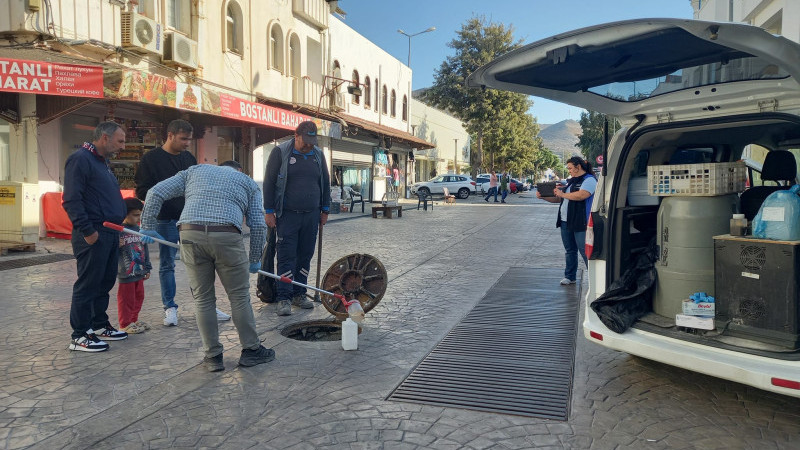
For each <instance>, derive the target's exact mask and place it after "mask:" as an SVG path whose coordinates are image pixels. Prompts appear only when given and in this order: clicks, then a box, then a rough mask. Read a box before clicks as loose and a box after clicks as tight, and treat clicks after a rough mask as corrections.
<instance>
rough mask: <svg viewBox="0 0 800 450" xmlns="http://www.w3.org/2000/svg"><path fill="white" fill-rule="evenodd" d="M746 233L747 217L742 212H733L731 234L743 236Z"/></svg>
mask: <svg viewBox="0 0 800 450" xmlns="http://www.w3.org/2000/svg"><path fill="white" fill-rule="evenodd" d="M745 234H747V219H746V218H745V217H744V214H734V215H733V218H732V219H731V236H744V235H745Z"/></svg>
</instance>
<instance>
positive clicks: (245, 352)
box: [141, 161, 275, 372]
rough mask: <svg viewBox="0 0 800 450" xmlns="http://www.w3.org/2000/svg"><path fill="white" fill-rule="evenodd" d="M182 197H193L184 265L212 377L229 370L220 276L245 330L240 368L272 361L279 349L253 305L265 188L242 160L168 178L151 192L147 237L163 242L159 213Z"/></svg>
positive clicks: (183, 229) (186, 217) (186, 218)
mask: <svg viewBox="0 0 800 450" xmlns="http://www.w3.org/2000/svg"><path fill="white" fill-rule="evenodd" d="M181 196H183V197H185V198H186V203H185V205H184V207H183V212H182V213H181V217H180V219H179V220H178V229H179V230H180V238H181V260H182V261H183V262H184V264H185V265H186V274H187V275H188V277H189V285H190V287H191V289H192V295H193V296H194V299H195V310H196V316H197V328H198V330H199V331H200V337H201V339H202V340H203V350H204V351H205V358H203V364H204V365H205V366H206V368H207V369H208V370H209V371H211V372H218V371H221V370H225V366H224V365H223V361H222V351H223V347H222V344H221V343H220V342H219V328H218V324H217V314H216V303H217V297H216V294H215V292H214V274H215V272H216V274H217V275H219V278H220V281H222V285H223V286H224V287H225V291H226V292H227V293H228V299H229V300H230V302H231V315H232V316H233V323H234V325H235V326H236V330H237V331H238V332H239V341H240V342H241V344H242V355H241V357H240V358H239V365H241V366H254V365H256V364H263V363H266V362H269V361H272V359H274V358H275V352H274V351H273V350H272V349H267V348H264V346H262V345H261V343H260V341H259V339H258V333H257V332H256V324H255V317H254V315H253V308H252V306H251V305H250V276H249V274H248V271H249V272H250V273H256V272H257V271H258V269H259V268H260V267H261V262H260V261H261V250H262V249H263V248H264V243H265V240H266V230H267V226H266V223H265V222H264V208H263V206H262V201H261V191H260V190H259V188H258V185H257V184H256V182H255V181H253V179H252V178H250V177H249V176H247V175H245V174H244V173H242V172H241V166H240V165H239V163H237V162H235V161H226V162H224V163H222V164H221V165H219V166H212V165H208V164H201V165H197V166H192V167H190V168H188V169H186V170H183V171H181V172H178V173H177V174H176V175H175V176H172V177H170V178H167V179H166V180H164V181H161V182H160V183H158V184H156V185H155V186H153V187H152V188H151V189H150V191H149V192H148V193H147V200H146V201H145V206H144V211H143V212H142V228H141V231H142V233H144V234H146V235H148V236H152V237H158V233H157V232H156V231H155V229H156V223H157V220H156V216H157V215H158V212H159V211H160V210H161V205H162V204H163V203H164V201H166V200H169V199H171V198H176V197H181ZM242 217H245V218H246V221H247V226H248V227H250V254H249V257H248V254H247V252H246V251H245V247H244V239H243V238H242V234H241V232H242Z"/></svg>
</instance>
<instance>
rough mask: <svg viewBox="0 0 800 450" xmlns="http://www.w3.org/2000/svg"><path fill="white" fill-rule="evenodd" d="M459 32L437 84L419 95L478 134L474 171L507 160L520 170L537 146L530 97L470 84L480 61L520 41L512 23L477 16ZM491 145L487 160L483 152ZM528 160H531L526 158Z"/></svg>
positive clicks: (504, 162)
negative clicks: (471, 87) (468, 79)
mask: <svg viewBox="0 0 800 450" xmlns="http://www.w3.org/2000/svg"><path fill="white" fill-rule="evenodd" d="M456 35H457V37H456V38H455V39H453V40H452V41H450V43H448V46H449V47H450V48H452V49H454V50H455V54H454V55H453V56H448V57H447V59H446V60H445V61H444V62H443V63H442V65H441V66H440V67H439V69H438V70H437V71H436V73H435V75H434V83H433V86H432V87H431V88H430V89H428V90H427V91H425V93H424V94H423V96H422V97H421V98H420V100H421V101H423V102H425V103H427V104H429V105H431V106H433V107H436V108H439V109H442V110H445V111H448V112H449V113H451V114H453V115H454V116H456V117H458V118H459V119H460V120H461V121H463V122H464V123H465V124H466V128H467V131H468V132H469V133H470V134H472V135H473V136H475V143H476V146H477V151H474V152H472V153H471V156H470V167H471V168H472V170H473V175H475V174H476V173H477V170H478V169H479V168H481V167H483V168H488V167H489V166H497V168H498V169H500V168H502V166H503V165H506V166H507V167H508V168H511V167H515V168H517V169H515V170H521V169H522V168H524V167H526V165H528V166H530V165H532V162H531V161H530V160H531V159H532V158H533V153H534V152H535V151H537V149H538V148H540V147H541V143H539V146H538V147H537V141H536V140H535V138H534V136H536V135H538V134H539V125H538V124H537V123H536V121H535V120H534V119H533V117H531V116H530V115H529V114H528V113H527V111H528V109H529V108H530V106H531V101H530V100H529V99H528V97H527V96H526V95H524V94H518V93H513V92H505V91H497V90H490V89H487V90H482V89H468V88H467V87H466V84H465V81H466V79H467V77H468V76H469V75H470V74H471V73H472V72H474V71H475V70H477V69H478V68H479V67H481V66H482V65H484V64H486V63H488V62H490V61H492V60H493V59H495V58H497V57H498V56H500V55H503V54H505V53H508V52H509V51H511V50H513V49H515V48H517V47H519V46H520V45H521V43H520V42H519V41H516V42H515V41H514V38H513V28H512V27H510V26H509V27H506V26H505V25H503V24H497V23H493V22H489V21H487V20H486V18H485V17H483V16H480V17H473V18H471V19H470V20H468V21H467V22H466V23H465V24H463V25H462V26H461V29H460V30H459V31H458V32H457V33H456ZM487 151H488V153H489V158H488V160H487V159H486V158H484V155H485V154H486V152H487ZM526 160H527V162H526Z"/></svg>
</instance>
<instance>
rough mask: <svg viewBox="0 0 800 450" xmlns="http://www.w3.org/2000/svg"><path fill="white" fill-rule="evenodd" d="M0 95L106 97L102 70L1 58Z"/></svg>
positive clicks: (99, 68) (90, 67) (100, 68)
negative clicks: (0, 92)
mask: <svg viewBox="0 0 800 450" xmlns="http://www.w3.org/2000/svg"><path fill="white" fill-rule="evenodd" d="M0 91H6V92H22V93H26V94H45V95H61V96H65V97H97V98H102V97H103V68H102V67H92V66H79V65H75V64H58V63H49V62H44V61H25V60H20V59H9V58H0Z"/></svg>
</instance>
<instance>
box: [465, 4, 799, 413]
mask: <svg viewBox="0 0 800 450" xmlns="http://www.w3.org/2000/svg"><path fill="white" fill-rule="evenodd" d="M798 80H800V45H798V44H797V43H794V42H792V41H789V40H788V39H785V38H783V37H780V36H775V35H772V34H770V33H768V32H766V31H765V30H763V29H761V28H758V27H753V26H749V25H744V24H733V23H715V22H702V21H695V20H682V19H641V20H630V21H623V22H615V23H609V24H605V25H598V26H594V27H589V28H584V29H580V30H576V31H572V32H567V33H563V34H559V35H557V36H553V37H550V38H547V39H543V40H541V41H538V42H535V43H533V44H530V45H527V46H525V47H522V48H520V49H518V50H515V51H513V52H510V53H508V54H506V55H504V56H501V57H499V58H497V59H496V60H494V61H492V62H491V63H489V64H486V65H485V66H483V67H481V68H480V69H479V70H477V71H476V72H475V73H473V74H472V75H471V76H470V77H469V78H468V80H467V85H468V86H470V87H474V88H483V89H486V88H492V89H503V90H509V91H515V92H521V93H525V94H530V95H535V96H538V97H544V98H549V99H552V100H557V101H560V102H564V103H568V104H571V105H575V106H580V107H583V108H586V109H588V110H592V111H598V112H602V113H605V114H608V115H611V116H614V117H616V118H618V119H619V120H620V121H621V122H622V123H623V125H624V127H623V129H622V130H620V131H619V132H618V133H616V134H615V135H614V136H613V137H612V138H611V139H610V141H609V143H608V146H607V149H606V153H605V154H604V155H603V156H604V160H605V161H606V162H607V164H606V165H605V167H604V168H603V172H602V176H600V179H599V182H598V186H597V191H596V193H595V199H594V204H593V206H592V217H591V222H592V225H593V228H592V229H591V230H587V251H591V252H592V256H591V258H590V261H589V290H588V294H587V297H586V311H585V321H584V323H583V328H584V334H585V336H586V338H587V339H589V340H591V341H593V342H595V343H597V344H600V345H603V346H606V347H609V348H613V349H617V350H621V351H624V352H628V353H630V354H633V355H637V356H641V357H644V358H649V359H653V360H656V361H660V362H663V363H666V364H670V365H674V366H678V367H683V368H686V369H689V370H693V371H697V372H701V373H705V374H708V375H712V376H715V377H720V378H724V379H728V380H733V381H736V382H740V383H744V384H748V385H751V386H755V387H758V388H761V389H765V390H768V391H773V392H778V393H782V394H786V395H790V396H795V397H800V334H798V333H800V331H798V327H800V301H799V300H798V292H797V291H798V288H797V287H798V283H800V281H798V278H800V277H798V276H797V274H798V266H800V258H798V257H797V252H796V250H795V249H797V248H800V245H793V243H791V242H790V243H772V241H764V242H759V241H757V240H752V241H751V244H748V245H747V246H745V244H743V243H742V242H743V241H742V240H741V239H739V240H738V241H736V245H741V248H739V247H736V249H737V250H736V251H737V252H738V253H735V254H733V256H730V255H728V256H725V257H724V258H728V259H730V260H727V259H725V260H723V259H724V258H723V257H722V256H720V255H721V253H720V252H721V251H722V250H724V249H725V248H726V247H725V242H730V241H725V242H723V239H722V238H723V236H721V235H724V234H726V233H728V230H729V229H730V228H728V226H729V220H730V218H731V215H732V213H737V212H738V211H739V210H745V209H749V210H750V212H749V216H750V217H749V218H752V216H753V215H754V212H753V211H758V207H759V206H760V200H756V201H755V202H754V201H753V200H752V198H753V195H750V194H756V193H758V192H761V190H767V191H770V192H771V191H772V190H774V189H784V188H788V186H790V185H791V184H794V183H796V182H797V180H796V173H797V161H798V160H800V152H798V149H799V148H800V84H798ZM778 156H780V157H778ZM792 156H793V157H792ZM743 159H744V160H752V161H756V163H755V164H748V165H747V166H745V164H744V163H741V162H740V163H737V161H740V160H743ZM770 159H771V160H772V161H771V162H770ZM676 164H693V166H692V167H698V166H701V165H706V167H709V168H712V169H713V168H715V167H723V168H725V170H728V169H730V170H734V169H735V170H736V171H741V172H736V173H737V174H741V173H745V174H746V176H747V180H746V182H745V180H738V181H737V183H735V184H734V186H735V188H734V189H733V190H732V191H731V190H728V191H724V187H723V188H720V189H719V190H718V191H715V192H712V194H719V195H708V194H703V193H690V194H689V195H688V196H675V195H669V193H667V195H663V196H661V195H650V194H653V193H654V192H650V191H648V192H647V193H644V195H642V194H643V193H642V191H641V189H642V187H643V186H644V187H650V188H652V185H651V184H652V183H651V182H650V181H647V182H643V179H642V177H645V176H647V175H648V173H650V171H652V170H653V169H655V166H667V167H668V168H669V166H670V165H673V167H677V166H676ZM737 164H738V165H740V166H741V167H740V168H737V167H736V166H737ZM760 164H763V167H762V166H761V165H760ZM768 166H770V167H769V170H768ZM662 168H663V167H662ZM759 168H762V170H763V177H760V176H759V174H758V169H759ZM768 172H769V173H768ZM776 173H780V174H781V175H780V177H783V178H782V180H783V181H779V182H777V183H773V182H772V181H771V180H774V179H775V178H776V177H777V175H774V174H776ZM701 176H705V177H706V178H707V180H705V181H710V182H711V183H712V184H713V183H716V182H718V181H719V178H718V177H720V176H722V175H720V174H719V172H715V171H714V170H711V171H710V172H706V173H705V175H701ZM762 178H763V180H762ZM676 179H677V178H676ZM764 180H767V181H764ZM681 182H683V181H681ZM762 183H763V184H768V185H775V186H776V187H774V188H773V187H770V188H763V189H762V188H761V187H760V185H761V184H762ZM727 187H728V188H730V186H727ZM748 191H750V192H749V193H748ZM726 192H728V193H727V194H726ZM723 194H724V195H723ZM746 198H747V199H746ZM762 200H763V197H762ZM681 208H683V209H681ZM677 210H682V211H683V212H682V213H680V214H678V215H673V216H670V215H669V214H676V213H675V212H674V211H677ZM670 220H672V222H670ZM670 224H671V226H670ZM715 236H716V237H715ZM653 241H655V242H656V243H657V246H653V244H652V242H653ZM676 242H685V243H686V244H685V246H684V247H683V248H679V246H676V244H675V243H676ZM795 244H800V242H797V243H795ZM648 245H650V248H655V252H653V254H656V255H658V260H657V261H656V262H655V268H656V269H657V272H658V276H657V278H656V281H655V286H654V288H653V290H652V300H651V302H652V304H651V305H650V306H652V312H649V313H647V314H646V315H644V316H641V317H639V318H638V320H636V321H635V322H634V323H633V325H632V326H631V327H630V328H628V329H627V330H626V331H624V332H622V333H616V332H614V331H612V330H611V329H610V328H609V327H607V326H606V325H605V324H604V323H603V322H602V321H601V320H600V317H599V316H598V314H597V313H595V311H594V310H593V309H592V308H591V307H590V304H591V302H592V301H594V300H595V299H597V297H598V296H600V295H601V294H603V293H604V292H606V290H607V289H608V288H609V286H610V285H611V283H612V282H613V281H615V280H617V279H619V278H620V276H621V274H623V273H624V272H625V271H626V270H627V269H628V268H629V267H630V266H631V265H632V264H633V262H634V261H635V259H636V255H637V254H640V253H641V252H642V250H644V249H645V248H646V247H647V246H648ZM670 245H672V247H670ZM771 245H782V246H783V247H781V248H782V250H780V251H779V252H778V253H776V254H777V255H778V256H775V255H772V254H771V253H769V252H766V253H765V250H764V248H771V247H769V246H771ZM727 248H728V250H730V249H731V248H733V247H730V246H729V247H727ZM668 250H669V251H668ZM739 250H741V251H739ZM770 251H771V250H770ZM781 252H783V253H781ZM787 255H788V257H789V262H788V264H783V265H781V264H777V263H774V261H773V259H775V258H778V257H781V258H783V257H785V256H787ZM715 257H716V260H715ZM784 262H785V261H784ZM669 263H672V264H671V265H669V266H668V264H669ZM742 264H743V265H744V266H742V267H744V268H741V269H739V268H738V267H739V266H738V265H742ZM759 271H760V272H759ZM759 277H760V281H759ZM767 278H770V279H771V281H770V282H769V283H765V282H764V280H766V279H767ZM748 280H750V281H748ZM748 282H752V283H761V284H751V285H749V286H751V287H752V286H759V287H758V289H757V290H756V291H753V290H752V289H750V291H748V292H750V293H749V294H748V295H749V296H750V297H748V298H739V297H741V295H739V294H740V293H741V292H745V291H747V289H742V290H741V292H737V291H735V290H734V291H732V290H731V288H732V287H733V286H739V285H742V283H748ZM699 287H705V288H704V289H702V290H703V291H705V292H708V293H709V294H710V295H713V294H712V293H713V292H715V288H716V294H717V303H716V309H717V310H716V316H715V320H713V321H711V323H712V324H713V329H710V330H703V329H699V328H696V327H682V326H678V325H676V312H677V313H681V307H682V303H681V302H682V299H688V298H689V296H690V295H692V294H693V293H694V292H699V291H700V290H701V289H699ZM676 296H677V300H676ZM705 323H708V321H705Z"/></svg>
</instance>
